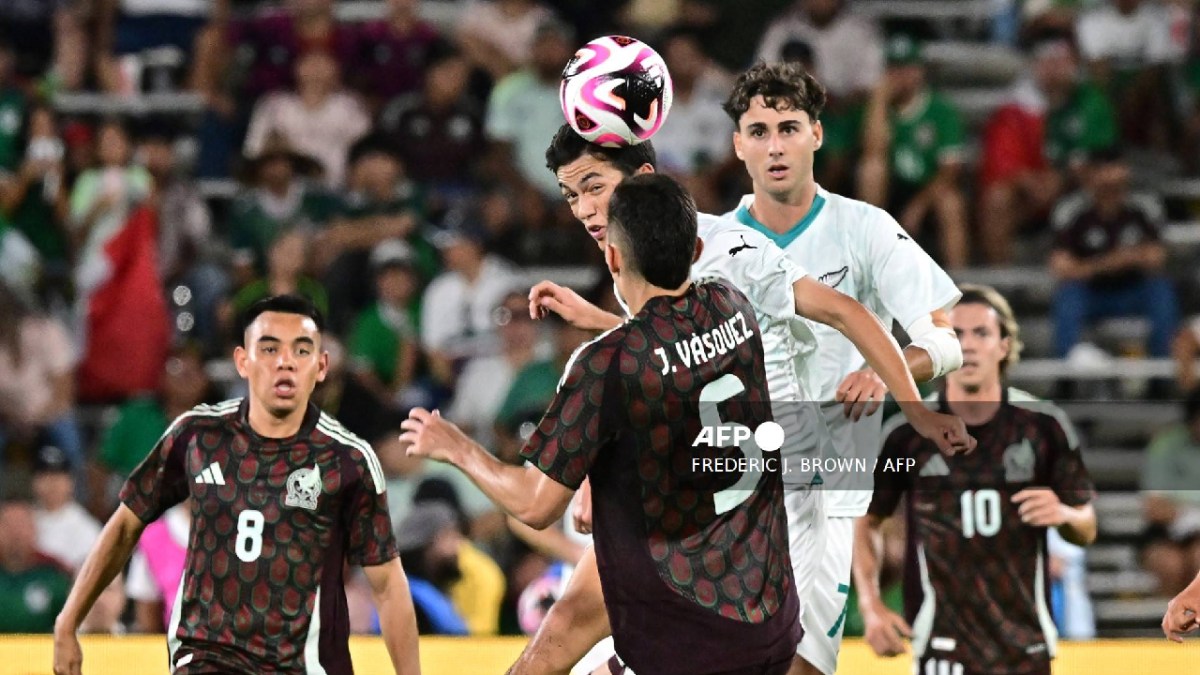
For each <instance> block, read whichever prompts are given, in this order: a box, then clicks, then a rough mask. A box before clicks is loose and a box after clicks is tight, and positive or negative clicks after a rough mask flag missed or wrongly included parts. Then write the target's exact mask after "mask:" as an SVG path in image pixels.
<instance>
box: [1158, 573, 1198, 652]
mask: <svg viewBox="0 0 1200 675" xmlns="http://www.w3.org/2000/svg"><path fill="white" fill-rule="evenodd" d="M1198 619H1200V576H1197V577H1196V581H1193V582H1192V583H1191V585H1189V586H1188V587H1187V588H1185V589H1183V591H1182V592H1180V593H1179V595H1177V596H1175V597H1174V598H1171V601H1170V602H1168V603H1167V612H1166V614H1164V615H1163V620H1162V629H1163V635H1166V636H1167V639H1168V640H1171V641H1173V642H1183V636H1184V635H1187V634H1188V633H1191V632H1192V631H1195V630H1196V629H1200V620H1198Z"/></svg>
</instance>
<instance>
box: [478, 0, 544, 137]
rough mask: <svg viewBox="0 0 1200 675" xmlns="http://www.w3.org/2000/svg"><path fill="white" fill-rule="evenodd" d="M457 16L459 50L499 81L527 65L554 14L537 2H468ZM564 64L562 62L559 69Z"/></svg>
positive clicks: (492, 0)
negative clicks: (542, 30)
mask: <svg viewBox="0 0 1200 675" xmlns="http://www.w3.org/2000/svg"><path fill="white" fill-rule="evenodd" d="M460 17H461V18H460V20H459V22H458V26H457V33H456V35H455V37H456V39H457V40H458V46H459V48H461V49H462V50H463V53H464V54H466V55H467V59H468V60H470V62H471V65H472V66H474V67H475V68H478V69H480V70H482V71H484V72H485V73H487V74H488V75H489V76H490V77H491V79H492V80H493V81H499V80H501V79H502V78H503V77H505V76H506V75H508V74H510V73H512V72H514V71H516V70H518V69H520V68H522V67H524V66H525V65H526V64H528V63H529V61H530V60H531V59H532V58H533V52H534V50H535V49H536V47H535V44H536V42H537V40H538V36H537V32H538V27H539V26H541V25H543V24H544V23H545V22H546V21H548V20H551V19H552V18H553V17H554V15H553V13H552V12H551V11H550V9H548V8H547V7H545V6H544V5H543V4H542V3H540V2H538V1H537V0H470V2H468V3H467V4H466V5H464V6H463V8H462V11H461V14H460ZM565 64H566V60H565V59H564V60H563V61H561V62H560V63H559V66H558V67H559V69H560V70H561V69H562V67H563V65H565ZM547 140H549V139H547Z"/></svg>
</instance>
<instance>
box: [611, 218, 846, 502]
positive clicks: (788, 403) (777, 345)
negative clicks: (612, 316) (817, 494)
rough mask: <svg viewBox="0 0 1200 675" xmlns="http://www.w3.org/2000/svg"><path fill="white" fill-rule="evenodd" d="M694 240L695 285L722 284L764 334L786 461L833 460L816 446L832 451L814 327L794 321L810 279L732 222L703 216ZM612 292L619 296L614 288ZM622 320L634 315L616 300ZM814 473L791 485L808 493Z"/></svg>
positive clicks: (796, 476)
mask: <svg viewBox="0 0 1200 675" xmlns="http://www.w3.org/2000/svg"><path fill="white" fill-rule="evenodd" d="M697 220H698V222H697V236H698V237H699V238H700V240H701V241H703V242H704V249H703V250H702V251H701V254H700V259H699V260H697V261H696V262H695V263H693V265H692V279H693V280H694V281H697V282H700V281H705V280H708V279H722V280H724V281H727V282H728V283H729V284H731V285H732V286H734V287H735V288H737V289H738V290H740V291H741V292H742V293H743V294H745V296H746V297H747V298H748V299H749V300H750V304H751V305H753V306H754V310H755V318H757V320H758V325H759V328H760V330H761V335H762V342H763V351H764V354H765V358H764V360H763V361H764V362H763V365H764V366H765V370H766V373H767V389H768V391H769V392H770V394H771V402H772V410H773V412H774V417H775V422H776V423H778V424H779V425H780V426H782V427H783V430H784V438H785V439H786V440H785V443H784V446H783V448H782V449H781V451H782V453H783V454H784V456H787V457H795V456H800V455H805V456H808V457H814V456H818V455H821V454H828V453H829V452H831V451H832V450H831V449H828V448H827V449H826V450H825V451H818V450H817V446H818V444H821V443H824V444H826V445H828V444H829V443H831V437H830V435H829V434H828V432H826V431H825V429H824V425H823V424H820V423H819V417H820V411H819V410H817V409H816V407H815V406H814V405H811V403H810V402H812V401H817V400H820V399H818V398H816V392H817V391H818V389H817V387H818V386H819V384H820V377H819V375H820V373H819V372H818V369H817V364H816V361H814V360H813V359H812V358H811V357H813V356H814V355H815V353H816V352H817V351H818V350H817V342H818V338H817V334H816V329H817V328H818V326H817V324H815V323H813V322H811V321H808V320H807V319H804V318H802V317H800V316H798V315H797V314H796V296H795V291H794V290H793V288H792V286H793V284H795V283H796V282H797V281H799V280H800V279H801V278H803V277H805V276H807V272H806V271H805V268H804V267H803V266H802V265H800V264H798V263H796V262H795V261H794V260H793V259H792V258H790V257H789V256H788V254H787V253H785V252H784V251H783V250H782V249H780V248H779V247H778V246H776V245H775V244H774V243H772V241H771V240H770V239H769V238H768V237H766V236H764V235H763V234H761V233H760V232H758V231H757V230H756V229H754V228H750V227H746V226H744V225H742V224H740V223H739V222H737V221H736V220H734V219H732V218H726V217H722V216H714V215H710V214H706V213H701V214H698V219H697ZM614 292H616V289H615V288H614ZM616 296H617V300H618V302H620V303H621V307H622V308H624V309H625V312H626V313H627V314H628V313H629V308H628V307H627V306H626V305H625V302H624V300H622V299H621V294H620V293H619V292H616ZM811 480H812V474H811V472H802V471H792V472H790V473H788V474H787V475H785V476H784V481H785V483H786V484H788V485H808V484H809V483H810V482H811Z"/></svg>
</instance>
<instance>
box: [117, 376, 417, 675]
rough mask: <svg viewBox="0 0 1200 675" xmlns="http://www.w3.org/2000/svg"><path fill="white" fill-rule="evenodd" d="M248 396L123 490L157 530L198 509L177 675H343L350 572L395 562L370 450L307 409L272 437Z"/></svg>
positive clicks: (180, 435)
mask: <svg viewBox="0 0 1200 675" xmlns="http://www.w3.org/2000/svg"><path fill="white" fill-rule="evenodd" d="M249 405H250V404H249V402H248V401H243V400H241V399H238V400H233V401H226V402H225V403H219V404H217V405H213V406H207V405H202V406H199V407H197V408H194V409H193V410H192V411H190V412H188V413H185V414H183V415H181V416H180V417H179V418H178V419H176V420H175V422H174V423H172V424H171V427H170V428H169V429H168V430H167V432H166V433H165V434H164V435H163V437H162V438H161V439H160V440H159V442H158V444H157V445H156V446H155V447H154V449H153V450H152V451H151V452H150V455H149V456H148V457H147V458H146V459H145V461H143V462H142V464H141V466H139V467H138V468H137V469H136V470H134V472H133V474H132V475H131V476H130V477H129V481H128V482H127V483H126V484H125V487H124V489H122V490H121V501H122V502H124V504H125V505H126V506H128V507H129V508H130V509H131V510H132V511H133V512H134V513H135V514H137V516H138V518H141V519H142V521H144V522H147V523H148V522H151V521H153V520H155V519H156V518H158V517H159V516H160V515H162V514H163V513H164V512H165V511H166V510H167V509H169V508H171V507H172V506H174V505H175V504H178V503H180V502H182V501H183V500H184V499H186V498H188V497H189V496H190V497H191V498H192V505H191V513H192V528H191V534H190V535H189V540H188V554H187V563H186V565H185V567H184V574H183V580H182V581H181V583H180V585H179V595H178V597H177V599H176V602H175V609H174V612H173V615H172V617H171V625H170V626H169V627H168V628H167V643H168V646H169V651H170V659H171V672H172V673H173V674H174V675H189V674H193V673H214V672H222V673H226V672H239V673H296V674H300V673H305V674H308V673H326V674H327V675H347V674H349V673H352V672H353V669H352V667H351V664H350V648H349V642H348V639H349V635H350V623H349V615H348V612H347V609H346V594H345V590H344V588H345V587H344V580H343V578H342V569H343V565H344V563H345V562H346V561H348V562H350V563H351V564H354V565H367V566H370V565H379V564H382V563H385V562H387V561H389V560H391V559H393V558H395V557H396V556H397V552H396V544H395V541H394V539H393V537H392V528H391V520H390V519H389V517H388V508H387V496H386V493H385V492H384V481H383V471H382V469H381V468H380V465H379V460H378V458H376V457H375V453H374V452H373V451H372V450H371V447H370V446H369V445H368V444H367V443H365V442H363V441H362V440H361V439H359V438H358V437H356V436H354V435H353V434H351V433H350V432H348V431H346V430H345V428H343V427H342V426H341V425H340V424H338V423H337V422H336V421H335V420H334V419H333V418H331V417H329V416H327V415H325V414H324V413H322V412H321V411H320V410H318V409H317V407H316V406H314V405H312V404H309V407H308V410H307V412H306V414H305V417H304V421H303V423H302V425H301V427H300V431H299V432H298V433H297V434H296V435H295V436H293V437H291V438H281V439H274V438H264V437H262V436H259V435H258V434H256V433H254V430H253V429H251V428H250V423H249V421H248V419H247V413H248V411H249Z"/></svg>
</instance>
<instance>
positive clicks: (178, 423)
mask: <svg viewBox="0 0 1200 675" xmlns="http://www.w3.org/2000/svg"><path fill="white" fill-rule="evenodd" d="M242 400H243V399H241V398H232V399H229V400H227V401H221V402H220V403H212V404H209V403H201V404H200V405H198V406H196V407H194V408H192V409H191V410H189V411H187V412H185V413H183V414H182V415H180V416H179V417H176V418H175V420H174V421H173V422H171V425H170V426H169V427H167V434H174V435H179V434H181V433H186V432H188V431H193V430H201V429H213V428H218V427H223V426H224V425H226V424H228V423H229V422H230V421H232V420H234V419H237V416H238V412H239V410H240V409H241V406H242Z"/></svg>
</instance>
